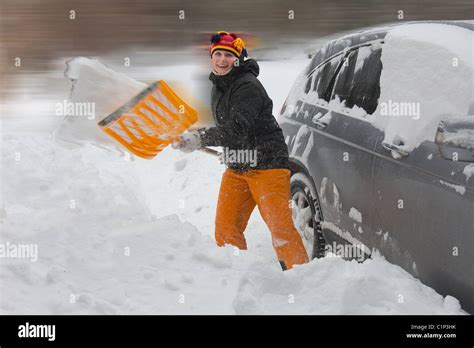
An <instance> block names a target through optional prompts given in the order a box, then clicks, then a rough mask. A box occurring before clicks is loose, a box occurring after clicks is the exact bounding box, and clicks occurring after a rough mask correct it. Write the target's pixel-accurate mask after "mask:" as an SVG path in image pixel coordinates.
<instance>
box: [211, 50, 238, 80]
mask: <svg viewBox="0 0 474 348" xmlns="http://www.w3.org/2000/svg"><path fill="white" fill-rule="evenodd" d="M236 60H237V57H236V56H234V55H233V54H232V53H230V52H228V51H224V50H215V51H214V53H213V54H212V70H213V72H214V74H216V75H226V74H228V73H229V71H231V70H232V67H233V66H234V62H235V61H236Z"/></svg>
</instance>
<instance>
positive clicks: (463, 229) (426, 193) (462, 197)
mask: <svg viewBox="0 0 474 348" xmlns="http://www.w3.org/2000/svg"><path fill="white" fill-rule="evenodd" d="M383 138H384V135H383V134H381V135H380V136H379V138H378V141H377V146H376V149H375V152H376V154H377V155H376V159H375V166H374V191H375V195H376V199H375V202H376V206H377V209H376V211H375V215H374V227H375V229H376V234H375V235H374V241H373V244H374V245H375V246H376V247H377V248H378V249H379V250H380V251H381V253H382V254H383V255H384V256H385V257H386V258H387V260H388V261H390V262H393V263H396V264H398V265H400V266H402V267H403V268H404V269H405V270H407V271H409V272H411V273H412V274H414V275H415V276H417V277H419V278H420V280H421V281H423V283H425V284H427V285H430V286H432V287H433V288H435V289H436V290H437V291H439V292H441V293H443V294H444V295H446V294H450V295H452V296H455V297H457V298H459V299H466V298H472V294H473V293H474V282H473V278H474V276H473V271H472V260H474V252H473V248H472V246H473V245H474V231H473V226H474V217H473V216H474V183H473V182H474V180H473V178H472V177H470V178H469V177H468V175H467V174H466V173H467V171H465V168H466V167H467V166H469V163H466V162H461V161H453V160H449V159H445V158H443V157H442V156H441V153H440V151H439V149H438V147H437V145H436V144H435V143H434V139H433V141H425V142H423V143H422V144H421V145H420V146H418V147H417V148H415V149H414V150H413V151H411V152H409V153H408V154H407V155H405V154H402V155H401V156H402V157H400V158H397V159H396V158H393V156H392V155H391V151H390V150H389V149H388V148H390V145H391V144H384V145H383ZM395 145H396V144H395ZM392 146H393V144H392ZM471 306H472V303H471Z"/></svg>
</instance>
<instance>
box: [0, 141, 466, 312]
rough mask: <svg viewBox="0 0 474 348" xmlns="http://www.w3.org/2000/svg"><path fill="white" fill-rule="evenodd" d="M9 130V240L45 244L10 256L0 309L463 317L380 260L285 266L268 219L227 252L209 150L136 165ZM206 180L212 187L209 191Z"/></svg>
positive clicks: (455, 306)
mask: <svg viewBox="0 0 474 348" xmlns="http://www.w3.org/2000/svg"><path fill="white" fill-rule="evenodd" d="M2 137H3V151H2V156H1V163H2V168H3V171H2V174H3V182H4V186H3V191H2V198H3V202H2V210H1V214H0V224H1V230H2V234H1V238H0V243H1V244H2V245H6V243H7V242H8V243H9V244H10V245H14V244H16V245H20V244H36V245H37V248H38V255H37V261H34V260H32V259H27V258H4V257H2V258H1V259H0V261H1V262H0V277H1V283H0V293H1V296H0V312H1V313H2V314H27V313H28V314H70V313H79V314H90V313H92V314H235V313H237V314H256V313H258V314H273V313H278V314H283V313H287V314H297V313H298V314H462V313H464V312H463V311H462V310H461V309H460V308H459V303H458V301H457V300H455V299H454V298H452V297H450V296H447V297H446V298H443V297H442V296H440V295H439V294H437V293H436V292H435V291H434V290H432V289H431V288H429V287H427V286H425V285H423V284H422V283H421V282H420V281H419V280H417V279H415V278H413V277H412V276H411V275H410V274H409V273H407V272H405V271H404V270H402V269H401V268H400V267H398V266H395V265H392V264H390V263H388V262H386V261H385V260H384V259H383V258H382V257H379V256H377V255H374V259H372V260H368V261H366V262H364V263H357V262H355V261H352V262H350V261H344V260H342V259H339V258H337V257H327V258H324V259H320V260H315V261H313V262H311V263H310V264H307V265H303V266H297V267H295V268H294V269H293V270H290V271H287V272H282V271H281V269H280V266H279V264H278V262H277V261H276V257H275V254H274V251H273V249H272V246H271V240H270V237H269V232H268V229H267V227H266V226H265V224H264V223H263V221H261V220H258V221H256V220H255V219H253V221H252V222H251V223H250V224H249V227H248V229H247V232H246V234H247V236H248V238H249V242H250V243H249V250H248V251H238V250H236V249H234V248H233V247H231V246H226V247H225V248H219V247H217V246H216V245H215V242H214V240H213V238H212V234H213V228H212V222H213V218H214V208H215V200H216V199H217V192H216V189H217V186H218V183H219V179H220V175H221V174H222V167H221V165H220V164H219V163H217V161H215V159H214V158H213V157H211V156H208V155H206V154H203V153H193V154H192V156H194V157H192V158H191V157H189V156H190V155H187V154H183V153H181V152H178V151H172V150H170V151H168V149H166V150H165V151H164V152H163V153H162V154H160V156H161V155H163V156H162V159H161V157H160V158H158V156H157V158H156V160H155V161H146V160H140V159H138V160H136V161H129V160H126V159H124V158H121V157H118V156H111V154H110V152H108V151H106V150H104V149H101V148H98V147H95V146H91V145H85V146H82V147H77V148H75V149H66V148H64V147H61V146H58V144H57V143H55V142H52V141H51V140H50V139H49V138H48V137H47V136H45V135H39V134H32V133H29V134H28V133H16V134H2ZM211 160H212V161H214V162H211ZM203 164H204V166H206V168H207V173H208V177H206V176H204V177H203V178H201V177H199V175H196V173H204V172H203V171H201V172H200V170H201V169H199V168H200V167H203ZM219 168H220V169H221V170H219ZM146 178H149V181H146ZM150 178H152V179H150ZM207 180H209V181H211V180H212V181H213V182H214V187H212V188H211V190H210V192H211V193H209V191H208V190H207V189H206V190H203V189H202V188H203V187H204V185H203V182H206V181H207ZM190 182H193V184H190ZM163 186H170V187H169V190H170V193H174V196H173V197H171V196H169V195H168V194H162V192H160V190H161V189H162V187H163ZM150 191H151V192H152V193H153V196H154V205H148V203H149V199H150V198H151V195H150V196H148V197H147V195H146V192H150ZM180 196H181V197H185V196H186V197H192V196H193V197H194V198H195V202H192V201H189V200H188V198H185V199H184V200H183V202H184V207H185V209H182V208H180V207H179V202H177V201H176V200H177V199H178V197H180ZM211 202H212V204H213V205H214V207H213V208H212V209H208V208H206V209H201V210H199V211H196V210H197V209H196V205H195V204H201V205H208V204H210V203H211ZM151 210H153V212H151ZM173 211H174V212H175V213H174V214H173V213H172V212H173ZM203 211H204V212H205V214H204V215H200V216H199V217H198V215H199V214H200V213H201V212H203ZM256 211H257V210H256ZM254 213H255V212H254ZM257 214H258V212H257ZM254 215H255V214H254ZM253 218H255V216H253ZM198 220H207V221H208V222H207V223H209V224H210V226H209V227H202V226H204V225H202V223H201V225H200V223H199V221H198ZM190 221H196V223H195V224H194V223H191V222H190ZM196 226H199V228H198V227H196Z"/></svg>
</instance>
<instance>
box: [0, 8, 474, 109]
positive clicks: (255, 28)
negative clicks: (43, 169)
mask: <svg viewBox="0 0 474 348" xmlns="http://www.w3.org/2000/svg"><path fill="white" fill-rule="evenodd" d="M473 18H474V2H473V1H472V0H430V1H423V0H398V1H397V0H383V1H382V0H360V1H344V0H334V1H321V0H313V1H309V0H300V1H293V0H271V1H269V0H263V1H253V0H244V1H235V0H220V1H211V0H204V1H191V0H180V1H179V0H178V1H176V0H174V1H171V0H135V1H133V2H131V1H127V0H100V1H97V0H66V1H64V0H41V1H40V0H0V63H1V64H0V72H1V75H2V78H1V79H0V93H1V94H0V97H1V102H2V105H4V106H5V104H6V101H12V100H16V101H15V103H17V105H18V104H25V102H30V101H31V100H33V99H34V98H35V97H37V98H40V97H41V96H43V95H44V94H45V93H46V94H48V95H52V94H54V95H56V94H57V93H59V94H61V93H64V91H67V89H68V86H67V84H66V83H67V81H65V80H64V76H63V71H64V62H65V61H66V60H67V59H70V58H72V57H75V56H86V57H96V58H99V59H100V60H101V62H104V63H106V64H107V65H108V66H110V67H112V68H113V69H114V70H117V71H120V72H124V73H126V74H129V75H131V76H134V78H137V75H136V72H137V69H140V71H142V72H144V71H146V69H147V67H151V66H160V65H170V64H188V63H189V64H200V65H201V66H203V67H205V65H206V64H209V58H208V51H207V45H208V38H209V33H210V32H215V31H218V30H226V31H232V32H240V33H243V34H244V35H246V37H247V39H248V40H247V43H248V46H249V52H250V55H251V56H252V57H254V58H257V59H260V60H272V59H278V60H282V59H289V58H291V57H292V56H293V55H295V54H303V53H304V51H305V49H306V50H307V49H308V48H309V47H317V46H318V45H319V44H320V43H324V42H325V41H327V40H328V39H330V38H332V37H337V36H340V35H341V33H345V32H350V31H354V30H356V29H359V28H366V27H371V26H376V25H381V24H385V23H393V22H400V21H414V20H431V19H473ZM18 58H20V59H21V65H20V66H18ZM125 59H128V61H129V62H130V64H129V65H128V66H126V65H125V64H124V61H125ZM150 71H151V70H150ZM208 74H209V71H206V70H205V69H204V70H203V75H208ZM143 76H144V75H143V74H141V75H140V76H139V77H140V78H141V79H142V80H143V78H144V77H143ZM157 78H159V77H157V76H154V75H153V74H152V73H151V72H150V75H149V79H147V78H146V75H145V79H147V80H150V81H152V80H155V79H157ZM30 104H31V103H30ZM22 107H23V109H25V108H26V110H23V111H22V112H23V113H26V114H28V113H30V112H31V111H34V112H36V113H38V111H39V109H41V107H40V106H38V105H36V106H31V105H30V106H29V107H26V106H25V105H22ZM22 112H18V113H19V114H21V113H22ZM11 116H12V115H11V108H7V107H4V108H3V110H2V118H8V117H11Z"/></svg>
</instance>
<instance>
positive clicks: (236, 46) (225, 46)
mask: <svg viewBox="0 0 474 348" xmlns="http://www.w3.org/2000/svg"><path fill="white" fill-rule="evenodd" d="M215 50H225V51H229V52H231V53H233V54H234V55H235V56H236V57H237V58H239V57H240V56H242V55H243V56H244V57H247V50H246V49H245V42H244V40H242V38H240V37H238V36H237V35H236V34H234V33H228V32H226V31H218V32H217V34H213V35H211V45H210V46H209V55H210V56H211V57H212V54H213V53H214V51H215Z"/></svg>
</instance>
